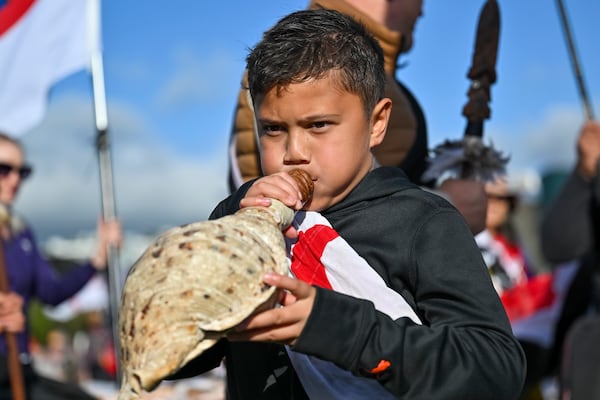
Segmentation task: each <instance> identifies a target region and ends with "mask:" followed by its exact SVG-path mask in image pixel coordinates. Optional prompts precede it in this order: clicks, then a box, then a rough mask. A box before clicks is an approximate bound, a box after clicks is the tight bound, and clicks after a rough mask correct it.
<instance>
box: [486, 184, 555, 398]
mask: <svg viewBox="0 0 600 400" xmlns="http://www.w3.org/2000/svg"><path fill="white" fill-rule="evenodd" d="M485 191H486V194H487V196H488V208H487V217H486V229H485V230H484V231H482V232H481V233H479V234H478V235H477V236H475V240H476V242H477V244H478V245H479V248H480V249H481V252H482V255H483V259H484V260H485V262H486V265H487V266H488V269H489V271H490V276H491V278H492V282H493V284H494V288H495V289H496V292H497V293H498V295H499V296H500V299H501V300H502V303H503V305H504V307H505V310H506V311H507V314H508V315H509V318H510V319H511V323H513V322H514V321H515V320H520V319H521V320H522V319H523V318H527V317H528V316H531V315H533V314H534V313H535V311H537V309H536V308H537V307H539V308H544V307H545V306H549V305H550V304H551V303H547V302H546V300H548V299H551V298H555V297H554V296H546V294H548V293H549V291H550V290H551V286H549V285H550V284H551V282H552V280H551V278H552V276H551V275H545V276H539V277H537V278H535V277H534V275H535V274H536V269H535V268H533V266H532V264H531V260H530V258H529V257H528V256H527V252H526V248H525V246H524V244H523V242H522V240H521V238H520V237H519V232H518V230H517V229H516V226H515V224H514V219H513V218H514V215H515V212H516V210H517V207H518V204H519V194H518V192H517V191H516V190H515V189H514V188H512V187H511V186H510V184H509V182H508V179H507V177H506V176H501V177H498V179H496V180H495V181H493V182H488V183H486V185H485ZM538 282H539V283H540V284H538ZM554 322H555V321H552V322H551V323H549V324H546V325H545V326H543V327H542V326H539V327H538V328H539V329H544V330H546V331H548V332H552V331H553V329H554ZM517 339H519V343H520V344H521V347H522V348H523V351H524V352H525V357H526V359H527V374H526V378H525V386H524V390H523V394H522V397H521V398H522V399H530V398H532V399H533V398H537V397H536V396H537V393H538V391H539V387H538V385H539V382H540V381H541V379H542V378H543V376H544V374H545V373H546V368H547V362H548V357H549V352H550V350H549V346H547V345H543V344H542V343H540V342H538V341H535V340H531V339H530V338H524V337H519V336H518V334H517Z"/></svg>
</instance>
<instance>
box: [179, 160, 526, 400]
mask: <svg viewBox="0 0 600 400" xmlns="http://www.w3.org/2000/svg"><path fill="white" fill-rule="evenodd" d="M250 184H251V182H250V183H247V184H245V185H244V186H242V187H241V188H240V190H239V191H238V192H236V193H234V194H233V195H232V196H230V197H229V198H227V199H226V200H224V201H223V202H221V203H220V204H219V205H218V206H217V207H216V209H215V210H214V211H213V213H212V215H211V219H214V218H218V217H221V216H224V215H227V214H231V213H234V212H235V211H236V210H237V209H238V208H239V202H240V200H241V199H242V197H243V196H244V194H245V192H246V191H247V189H248V187H249V185H250ZM321 214H322V215H323V216H324V217H326V218H327V219H328V220H329V222H330V223H331V225H332V227H333V228H334V229H335V230H336V231H337V232H338V233H339V234H340V236H341V237H343V238H344V239H345V240H346V241H347V242H348V243H349V244H350V245H351V246H352V247H353V248H354V250H356V251H357V252H358V254H359V255H361V256H362V257H363V258H364V259H365V260H367V261H368V263H369V265H370V266H371V267H372V268H373V269H374V270H375V271H377V273H378V274H379V275H380V276H381V277H382V278H383V279H384V280H385V282H386V283H387V285H388V286H389V287H391V288H392V289H393V290H395V291H396V292H398V293H400V294H401V295H402V296H403V297H404V298H405V299H406V301H407V302H408V304H409V305H410V306H411V307H412V308H413V310H414V311H415V312H416V313H417V315H418V316H419V318H420V319H421V321H423V324H422V325H419V324H416V323H414V322H412V321H411V320H410V319H408V318H405V317H403V318H398V319H397V320H392V319H391V318H390V317H389V316H387V315H386V314H384V313H382V312H380V311H378V310H376V309H375V308H374V306H373V303H372V302H370V301H368V300H364V299H358V298H355V297H352V296H348V295H344V294H341V293H338V292H335V291H332V290H327V289H321V288H317V296H316V299H315V302H314V307H313V310H312V312H311V315H310V317H309V319H308V321H307V324H306V326H305V328H304V330H303V331H302V334H301V335H300V337H299V338H298V340H297V343H296V345H295V346H294V348H293V349H294V351H297V352H301V353H306V354H309V355H313V356H316V357H318V358H322V359H325V360H329V361H331V362H333V363H335V364H336V365H337V366H338V367H340V368H343V369H346V370H349V371H351V372H352V373H354V374H356V375H360V376H367V377H370V378H372V379H377V380H378V381H379V383H380V384H381V385H383V386H384V387H385V388H386V389H388V390H389V391H390V392H391V393H393V394H394V395H395V396H396V397H397V398H401V399H427V400H434V399H443V400H451V399H460V400H469V399H472V400H483V399H485V400H492V399H502V400H506V399H515V398H518V396H519V394H520V391H521V388H522V384H523V380H524V375H525V358H524V355H523V352H522V350H521V348H520V346H519V344H518V342H517V340H516V339H515V338H514V337H513V335H512V333H511V328H510V325H509V322H508V319H507V317H506V314H505V312H504V309H503V307H502V304H501V302H500V300H499V298H498V296H497V295H496V292H495V290H494V288H493V286H492V283H491V280H490V277H489V274H488V271H487V267H486V266H485V263H484V261H483V259H482V257H481V253H480V251H479V249H478V247H477V245H476V243H475V241H474V239H473V236H472V235H471V233H470V231H469V228H468V227H467V225H466V223H465V222H464V220H463V218H462V217H461V215H460V214H459V213H458V212H457V211H456V210H455V209H454V208H453V207H452V206H451V205H450V204H449V203H448V202H446V201H445V200H444V199H442V198H441V197H439V196H437V195H435V194H431V193H428V192H426V191H423V190H421V189H420V188H419V187H417V186H416V185H414V184H412V183H411V182H410V181H409V180H408V179H407V177H406V176H405V175H404V173H403V172H402V171H401V170H400V169H399V168H393V167H390V168H388V167H381V168H378V169H375V170H373V171H371V172H370V173H369V174H368V175H367V176H366V177H365V178H364V179H363V180H362V181H361V182H360V184H359V185H358V186H357V187H356V188H355V189H354V190H353V191H352V192H351V193H350V194H349V195H348V196H347V197H346V198H345V199H344V200H342V201H341V202H340V203H338V204H336V205H334V206H332V207H331V208H329V209H327V210H325V211H323V212H321ZM348 273H349V274H351V273H352V271H351V270H349V271H348ZM223 357H225V363H226V367H227V390H228V398H230V399H252V400H255V399H301V398H306V394H305V392H304V390H303V388H302V385H301V383H300V381H299V380H298V378H297V376H296V374H295V373H294V370H293V368H292V366H291V364H290V361H289V359H288V357H287V354H286V350H285V348H284V347H283V346H280V345H276V344H266V343H230V342H228V341H226V340H222V341H221V342H219V343H218V344H217V345H216V346H214V347H213V348H211V349H210V350H209V351H208V352H206V353H204V354H203V355H201V356H200V357H199V358H197V359H196V360H193V361H192V362H191V363H189V364H188V365H187V366H186V367H185V368H184V369H183V370H181V371H180V373H178V374H177V376H176V377H183V376H189V375H197V374H198V373H201V372H203V371H207V370H209V369H211V368H213V367H216V366H217V365H219V363H220V362H221V360H222V359H223ZM383 359H385V360H389V361H390V364H391V365H390V367H389V368H388V369H386V370H385V371H384V372H382V373H380V374H371V373H369V372H367V371H371V370H372V369H373V367H374V366H376V365H377V363H378V362H379V361H380V360H383ZM347 398H352V397H347Z"/></svg>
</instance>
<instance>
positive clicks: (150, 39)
mask: <svg viewBox="0 0 600 400" xmlns="http://www.w3.org/2000/svg"><path fill="white" fill-rule="evenodd" d="M424 3H425V4H424V17H423V18H421V19H420V21H419V22H418V24H417V28H416V32H415V47H414V49H413V51H411V52H410V53H409V54H406V55H405V56H403V58H402V60H403V62H404V64H405V65H404V67H403V68H402V69H400V70H399V71H398V74H397V76H398V78H399V79H400V80H402V81H404V82H405V83H406V84H407V85H408V86H409V88H410V89H411V90H412V91H413V92H414V93H415V94H416V95H417V97H418V99H419V101H420V102H421V105H422V106H423V108H424V110H425V112H426V117H427V123H428V128H429V132H430V135H429V136H430V139H429V141H430V144H431V145H435V144H437V143H440V142H442V141H443V140H445V139H448V138H450V139H453V138H460V137H461V136H462V132H463V129H464V126H465V119H464V117H463V116H462V115H461V111H462V107H463V106H464V104H465V102H466V100H467V97H466V92H467V88H468V85H469V81H468V79H467V77H466V73H467V70H468V68H469V66H470V63H471V54H472V50H473V42H474V37H475V27H476V23H477V17H478V14H479V11H480V8H481V6H482V5H483V3H484V2H483V1H475V0H452V1H448V0H445V1H444V0H442V1H439V0H438V1H434V0H426V1H425V2H424ZM307 4H308V2H307V0H294V1H292V0H285V1H273V0H270V1H267V0H253V1H228V2H200V1H191V0H188V1H184V0H173V1H170V2H143V7H141V8H140V3H139V2H132V1H117V0H105V1H104V2H103V4H102V12H103V20H102V26H103V45H104V68H105V81H106V91H107V100H108V107H109V109H108V111H109V132H110V135H111V139H112V154H113V166H114V171H113V172H114V179H115V194H116V201H117V212H118V214H119V216H120V218H121V219H122V221H123V224H124V226H125V228H126V229H130V230H135V231H142V232H147V233H153V232H157V231H160V230H161V229H163V228H165V227H168V226H172V225H176V224H181V223H185V222H191V221H194V220H199V219H205V218H206V217H207V216H208V213H209V212H210V210H211V209H212V207H213V206H214V205H215V204H216V202H217V201H218V200H220V199H221V198H223V197H224V196H225V195H226V189H225V188H226V185H225V181H226V173H227V167H226V165H227V164H226V163H227V159H226V155H227V142H228V138H229V129H230V124H231V117H232V113H233V107H234V105H235V100H236V96H237V93H238V88H239V80H240V77H241V74H242V71H243V68H244V58H245V56H246V53H247V49H248V47H251V46H253V45H254V44H255V43H256V42H257V41H258V40H259V38H260V35H261V33H262V32H263V31H264V30H265V29H267V28H269V27H270V26H271V25H272V24H273V23H275V22H276V21H277V19H278V18H280V17H281V16H283V15H285V14H286V13H288V12H290V11H294V10H298V9H303V8H305V7H306V5H307ZM499 5H500V11H501V18H502V21H501V32H500V47H499V54H498V65H497V75H498V81H497V82H496V83H495V84H494V85H493V86H492V89H491V92H492V103H491V109H492V118H491V119H490V120H488V121H487V122H486V124H485V134H484V135H485V137H486V139H488V140H492V141H493V143H494V145H495V146H496V147H499V148H501V149H502V150H504V151H505V152H507V153H509V154H510V155H511V156H512V160H511V162H510V164H509V170H510V172H511V174H514V175H515V176H516V175H523V174H529V175H531V174H534V173H541V172H543V171H544V170H546V169H547V168H549V167H550V166H562V167H565V166H568V165H570V164H571V163H572V162H573V159H574V154H575V147H574V146H575V137H576V133H577V130H578V129H579V127H580V125H581V123H582V121H583V108H582V105H581V101H580V98H579V94H578V92H577V88H576V85H575V78H574V75H573V72H572V68H571V64H570V59H569V57H568V52H567V47H566V43H565V39H564V36H563V33H562V30H561V25H560V21H559V17H558V12H557V8H556V4H555V2H554V1H551V0H546V1H541V0H529V1H519V0H506V1H499ZM565 5H566V7H567V12H568V14H569V18H570V21H571V25H572V27H573V35H574V38H575V41H576V46H577V50H578V53H579V55H580V62H581V66H582V68H583V72H584V77H585V81H586V84H587V88H588V92H589V94H590V96H591V100H592V104H598V103H600V75H599V74H598V73H597V71H600V59H599V55H600V44H599V42H598V40H597V38H598V37H599V35H600V32H599V31H600V28H599V27H598V25H597V24H598V21H600V2H598V1H596V0H565ZM91 107H92V106H91V90H90V85H89V81H88V75H87V74H86V73H84V72H82V73H77V74H75V75H73V76H71V77H69V78H67V79H65V80H64V81H61V82H60V83H58V84H57V85H56V86H55V88H54V89H53V90H52V92H51V96H50V103H49V108H48V113H47V115H46V117H45V119H44V121H43V122H42V123H41V124H40V125H39V126H37V127H36V128H34V129H33V130H32V131H31V132H29V133H27V134H26V135H25V137H24V141H25V144H26V146H27V149H28V154H29V158H30V159H31V161H32V163H33V164H34V165H35V167H36V173H35V175H34V176H33V178H32V179H31V181H30V182H28V184H27V187H25V188H24V189H23V194H22V198H21V199H20V200H19V203H18V204H17V207H18V208H19V209H20V210H21V211H23V213H25V215H27V216H28V219H29V220H30V222H32V224H34V226H35V227H36V228H37V230H38V232H39V235H40V236H41V237H42V238H45V237H47V236H48V235H49V234H50V233H57V234H61V235H74V234H76V233H77V232H79V231H81V230H85V229H88V228H90V227H92V226H93V224H94V222H95V218H96V216H97V215H98V213H99V183H98V172H97V163H96V159H95V152H94V148H93V140H94V132H93V129H92V123H93V122H92V112H91ZM595 110H596V115H598V114H599V113H600V111H599V108H598V107H595Z"/></svg>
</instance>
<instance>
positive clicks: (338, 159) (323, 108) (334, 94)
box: [255, 77, 391, 210]
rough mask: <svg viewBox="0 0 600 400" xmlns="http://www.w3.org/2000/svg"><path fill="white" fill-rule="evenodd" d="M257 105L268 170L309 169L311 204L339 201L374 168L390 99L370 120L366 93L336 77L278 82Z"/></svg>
mask: <svg viewBox="0 0 600 400" xmlns="http://www.w3.org/2000/svg"><path fill="white" fill-rule="evenodd" d="M255 105H256V109H255V112H256V118H257V121H258V130H259V134H260V145H261V163H262V168H263V172H264V173H265V175H270V174H273V173H276V172H280V171H289V170H291V169H293V168H301V169H303V170H305V171H306V172H308V173H309V174H310V176H311V177H312V179H313V181H314V184H315V191H314V195H313V199H312V201H311V202H310V204H308V209H310V210H323V209H326V208H328V207H330V206H332V205H333V204H336V203H337V202H339V201H340V200H342V199H343V198H344V197H345V196H346V195H347V194H348V193H349V192H350V191H351V190H352V189H353V188H354V187H355V186H356V185H357V184H358V182H360V180H361V179H362V178H363V177H364V176H365V175H366V174H367V173H368V172H369V170H370V169H371V167H372V164H373V155H372V153H371V148H372V147H374V146H376V145H378V144H379V143H381V141H382V140H383V137H384V135H385V130H386V128H387V121H388V118H389V112H390V110H391V101H390V100H389V99H384V100H381V101H380V102H379V103H378V104H377V106H376V107H375V109H374V111H373V112H372V114H371V115H370V116H369V120H367V118H366V117H365V110H364V105H363V103H362V101H361V99H360V98H359V97H358V96H357V95H355V94H351V93H349V92H347V91H345V90H343V89H341V88H340V85H339V84H337V83H336V82H335V80H334V79H332V78H331V77H325V78H323V79H319V80H310V81H307V82H303V83H297V84H291V85H289V86H287V87H285V88H283V89H280V90H278V89H277V88H274V89H272V90H270V91H269V92H267V93H266V94H264V95H262V96H258V98H257V99H256V104H255Z"/></svg>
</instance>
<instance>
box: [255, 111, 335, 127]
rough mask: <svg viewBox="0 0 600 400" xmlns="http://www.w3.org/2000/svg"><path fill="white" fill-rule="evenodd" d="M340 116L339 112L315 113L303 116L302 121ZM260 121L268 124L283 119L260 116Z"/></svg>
mask: <svg viewBox="0 0 600 400" xmlns="http://www.w3.org/2000/svg"><path fill="white" fill-rule="evenodd" d="M338 116H339V114H315V115H308V116H306V117H302V118H300V121H303V122H313V121H322V120H326V119H331V118H336V117H338ZM258 121H259V122H260V123H261V124H266V125H273V124H282V123H283V122H282V121H277V120H274V119H270V118H258Z"/></svg>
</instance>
